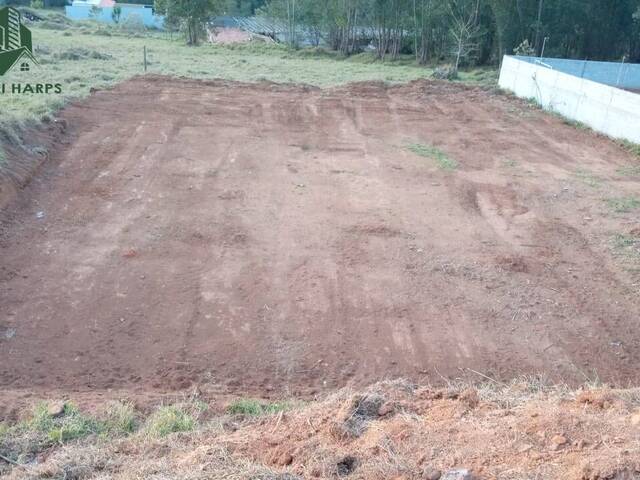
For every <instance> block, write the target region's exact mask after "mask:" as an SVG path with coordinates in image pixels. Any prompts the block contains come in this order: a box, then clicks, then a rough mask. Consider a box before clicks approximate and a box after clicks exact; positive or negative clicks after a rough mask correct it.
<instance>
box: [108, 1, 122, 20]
mask: <svg viewBox="0 0 640 480" xmlns="http://www.w3.org/2000/svg"><path fill="white" fill-rule="evenodd" d="M121 16H122V7H121V6H119V5H116V6H115V7H113V10H111V19H112V20H113V23H115V24H118V23H120V17H121Z"/></svg>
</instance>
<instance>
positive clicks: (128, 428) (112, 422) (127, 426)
mask: <svg viewBox="0 0 640 480" xmlns="http://www.w3.org/2000/svg"><path fill="white" fill-rule="evenodd" d="M103 422H104V427H105V431H106V432H107V433H109V434H110V435H127V434H130V433H133V432H134V431H135V429H136V424H137V421H136V411H135V409H134V408H133V405H132V404H131V403H128V402H111V403H109V404H108V405H107V407H106V409H105V413H104V419H103Z"/></svg>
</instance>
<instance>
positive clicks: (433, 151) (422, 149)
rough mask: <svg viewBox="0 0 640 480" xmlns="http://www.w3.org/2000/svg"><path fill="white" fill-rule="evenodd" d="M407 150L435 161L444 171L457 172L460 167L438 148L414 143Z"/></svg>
mask: <svg viewBox="0 0 640 480" xmlns="http://www.w3.org/2000/svg"><path fill="white" fill-rule="evenodd" d="M407 149H408V150H409V151H410V152H413V153H415V154H416V155H420V156H421V157H425V158H431V159H433V160H435V161H436V163H437V165H438V167H440V168H441V169H442V170H455V169H456V168H457V167H458V163H457V162H456V161H455V160H453V159H452V158H450V157H449V156H448V155H447V154H446V153H445V152H443V151H442V150H440V149H439V148H438V147H434V146H432V145H424V144H422V143H412V144H410V145H408V146H407Z"/></svg>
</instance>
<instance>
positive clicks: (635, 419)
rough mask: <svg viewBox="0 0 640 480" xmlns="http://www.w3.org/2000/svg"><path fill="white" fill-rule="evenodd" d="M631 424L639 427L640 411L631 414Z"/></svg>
mask: <svg viewBox="0 0 640 480" xmlns="http://www.w3.org/2000/svg"><path fill="white" fill-rule="evenodd" d="M631 425H633V426H634V427H637V426H639V425H640V411H637V412H636V413H634V414H633V415H631Z"/></svg>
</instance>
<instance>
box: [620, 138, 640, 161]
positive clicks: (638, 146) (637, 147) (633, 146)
mask: <svg viewBox="0 0 640 480" xmlns="http://www.w3.org/2000/svg"><path fill="white" fill-rule="evenodd" d="M617 142H618V143H619V144H620V146H622V148H624V149H625V150H628V151H629V152H631V153H633V154H634V155H636V156H638V157H640V143H633V142H630V141H629V140H624V139H620V140H618V141H617Z"/></svg>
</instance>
